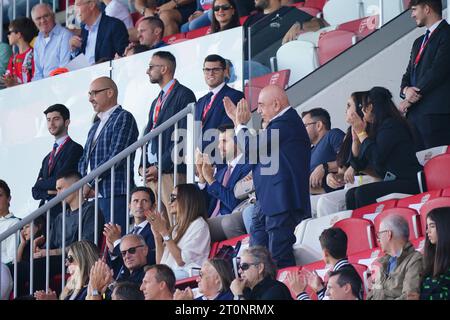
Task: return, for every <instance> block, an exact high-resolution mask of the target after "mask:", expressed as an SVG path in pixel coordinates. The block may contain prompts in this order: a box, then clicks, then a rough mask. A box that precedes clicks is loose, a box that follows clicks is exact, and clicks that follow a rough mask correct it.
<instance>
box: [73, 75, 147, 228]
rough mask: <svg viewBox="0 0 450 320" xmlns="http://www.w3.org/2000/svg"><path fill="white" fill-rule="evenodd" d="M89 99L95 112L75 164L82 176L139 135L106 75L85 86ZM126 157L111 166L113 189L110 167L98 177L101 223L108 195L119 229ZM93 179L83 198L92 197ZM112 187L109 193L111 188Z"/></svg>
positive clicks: (123, 218) (107, 207) (124, 216)
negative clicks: (94, 117)
mask: <svg viewBox="0 0 450 320" xmlns="http://www.w3.org/2000/svg"><path fill="white" fill-rule="evenodd" d="M88 94H89V102H91V104H92V106H93V107H94V110H95V112H97V117H96V118H97V121H95V122H94V123H93V125H92V127H91V129H90V130H89V133H88V137H87V140H86V145H85V148H84V152H83V156H82V157H81V159H80V162H79V164H78V169H79V172H80V173H81V174H82V175H83V176H85V175H87V174H88V173H89V172H90V171H92V170H95V169H96V168H98V167H99V166H101V165H102V164H104V163H105V162H107V161H108V160H111V159H112V158H113V157H115V156H116V155H118V154H119V153H120V152H122V151H123V150H124V149H125V148H127V147H129V146H130V145H131V144H133V143H134V142H135V141H136V140H137V138H138V135H139V132H138V128H137V124H136V120H135V119H134V117H133V115H132V114H131V113H130V112H128V111H126V110H124V109H123V108H122V107H121V106H120V105H118V104H117V95H118V92H117V86H116V84H115V83H114V81H112V80H111V79H110V78H108V77H100V78H97V79H95V80H94V81H93V82H92V83H91V85H90V89H89V92H88ZM133 164H134V153H132V154H131V155H130V186H131V187H133V186H134V179H133V172H134V171H133ZM126 167H127V164H126V159H124V160H122V161H121V162H119V163H117V164H116V165H115V167H114V169H115V171H114V182H115V183H114V188H113V189H111V170H106V171H105V172H103V173H102V174H101V175H100V176H99V185H98V187H99V189H98V193H99V195H100V196H101V198H99V199H98V203H99V207H100V209H101V210H102V212H103V215H104V217H105V222H109V221H111V207H110V205H111V197H114V222H116V223H118V224H119V225H120V226H121V228H122V230H123V231H124V230H125V228H126V224H125V221H126V219H127V217H128V212H126V205H127V204H126V193H127V172H126ZM94 187H95V185H94V181H92V182H90V183H89V184H87V185H85V186H84V188H83V194H84V197H85V198H93V197H94V196H95V191H94ZM112 190H113V194H112V192H111V191H112Z"/></svg>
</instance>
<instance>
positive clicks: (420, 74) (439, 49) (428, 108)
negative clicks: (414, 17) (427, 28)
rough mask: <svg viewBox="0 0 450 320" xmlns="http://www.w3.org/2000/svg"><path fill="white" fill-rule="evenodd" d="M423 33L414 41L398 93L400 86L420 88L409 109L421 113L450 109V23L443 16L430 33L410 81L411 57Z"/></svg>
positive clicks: (411, 70)
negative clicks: (418, 99) (420, 96)
mask: <svg viewBox="0 0 450 320" xmlns="http://www.w3.org/2000/svg"><path fill="white" fill-rule="evenodd" d="M423 38H424V36H420V37H419V38H417V39H416V41H414V44H413V47H412V50H411V58H410V60H409V63H408V67H407V69H406V72H405V74H404V75H403V78H402V85H401V90H400V97H402V98H404V95H403V93H402V92H403V89H404V88H405V87H406V86H408V87H411V86H415V87H417V88H419V89H420V94H421V95H422V99H421V100H420V101H419V102H417V103H415V104H413V105H412V106H411V107H410V108H409V110H408V112H412V113H417V114H420V115H424V114H442V113H450V99H448V93H449V92H450V59H449V57H450V26H449V25H448V23H447V22H446V21H445V20H443V21H442V22H441V23H440V24H439V25H438V27H437V28H436V30H434V32H433V33H432V34H431V36H430V38H429V40H428V44H427V45H426V46H425V48H424V50H423V52H422V56H421V58H420V60H419V63H418V64H417V67H416V72H415V74H416V83H415V84H414V83H412V82H411V80H412V73H413V69H414V61H415V59H416V56H417V54H418V52H419V50H420V47H421V45H422V42H423Z"/></svg>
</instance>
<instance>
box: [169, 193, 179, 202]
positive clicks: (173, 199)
mask: <svg viewBox="0 0 450 320" xmlns="http://www.w3.org/2000/svg"><path fill="white" fill-rule="evenodd" d="M175 200H177V195H176V194H174V193H171V194H170V203H173V202H174V201H175Z"/></svg>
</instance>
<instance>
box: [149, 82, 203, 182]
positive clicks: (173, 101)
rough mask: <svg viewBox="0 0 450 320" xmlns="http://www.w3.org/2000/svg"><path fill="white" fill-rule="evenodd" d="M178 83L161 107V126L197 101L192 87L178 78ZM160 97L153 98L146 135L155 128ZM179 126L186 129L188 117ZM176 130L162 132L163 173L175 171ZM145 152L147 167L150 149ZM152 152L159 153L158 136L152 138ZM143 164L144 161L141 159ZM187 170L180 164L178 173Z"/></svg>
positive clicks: (160, 162)
mask: <svg viewBox="0 0 450 320" xmlns="http://www.w3.org/2000/svg"><path fill="white" fill-rule="evenodd" d="M175 81H176V83H175V85H174V87H173V89H172V91H171V92H170V94H169V95H168V96H167V98H166V101H165V102H164V104H163V107H162V108H161V110H160V112H159V115H158V121H156V126H155V127H157V126H159V125H160V124H162V123H164V122H165V121H166V120H168V119H169V118H171V117H172V116H174V115H175V114H177V113H178V112H180V111H181V110H183V109H184V108H186V106H187V105H188V104H189V103H192V102H195V101H196V99H195V94H194V92H192V90H191V89H189V88H187V87H185V86H183V85H182V84H181V83H179V82H178V81H177V80H175ZM157 100H158V98H156V99H155V100H153V102H152V105H151V108H150V112H149V115H148V123H147V126H146V128H145V131H144V135H146V134H147V133H149V132H150V131H151V130H152V129H153V113H154V111H155V106H156V102H157ZM178 128H179V129H186V118H185V119H183V120H180V121H179V122H178ZM173 131H174V127H173V126H172V127H171V128H169V129H167V130H166V131H164V132H163V133H162V144H163V145H162V156H161V160H159V159H158V163H159V166H160V167H161V170H162V172H163V173H172V172H173V162H172V150H173V147H174V142H173V141H172V133H173ZM145 152H146V153H147V157H146V159H147V164H146V167H148V166H150V163H148V149H147V148H146V149H145ZM152 153H155V154H156V155H157V154H158V138H157V137H156V138H155V139H153V140H152ZM141 165H142V161H141ZM182 172H186V167H185V166H184V165H180V166H178V173H182Z"/></svg>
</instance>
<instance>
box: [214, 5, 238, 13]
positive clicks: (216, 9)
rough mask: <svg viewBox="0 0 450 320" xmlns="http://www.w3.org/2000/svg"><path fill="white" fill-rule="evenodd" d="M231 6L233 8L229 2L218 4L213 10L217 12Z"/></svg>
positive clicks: (228, 8)
mask: <svg viewBox="0 0 450 320" xmlns="http://www.w3.org/2000/svg"><path fill="white" fill-rule="evenodd" d="M231 8H233V7H232V6H231V5H229V4H223V5H221V6H220V5H217V6H214V8H213V10H214V11H216V12H217V11H219V10H220V9H222V10H224V11H226V10H230V9H231Z"/></svg>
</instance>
